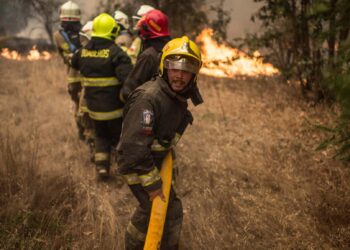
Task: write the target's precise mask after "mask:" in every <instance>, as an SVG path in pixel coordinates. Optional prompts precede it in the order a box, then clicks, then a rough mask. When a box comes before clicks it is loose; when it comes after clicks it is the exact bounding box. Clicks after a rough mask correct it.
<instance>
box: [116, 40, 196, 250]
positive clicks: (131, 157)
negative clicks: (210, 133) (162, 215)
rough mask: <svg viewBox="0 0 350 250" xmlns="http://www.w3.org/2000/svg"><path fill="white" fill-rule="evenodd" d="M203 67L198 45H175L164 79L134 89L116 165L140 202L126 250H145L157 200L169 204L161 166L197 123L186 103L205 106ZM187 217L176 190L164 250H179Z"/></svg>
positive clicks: (167, 51)
mask: <svg viewBox="0 0 350 250" xmlns="http://www.w3.org/2000/svg"><path fill="white" fill-rule="evenodd" d="M201 64H202V61H201V54H200V51H199V49H198V47H197V45H196V44H195V43H194V42H193V41H191V40H189V39H188V37H186V36H184V37H182V38H176V39H173V40H171V41H170V42H168V43H167V44H166V45H165V47H164V48H163V54H162V57H161V62H160V67H159V70H160V74H159V76H157V77H156V78H154V79H152V80H150V81H148V82H146V83H144V84H143V85H141V86H140V87H138V88H137V89H136V90H134V91H133V92H132V93H131V94H130V96H129V99H128V100H127V102H126V104H125V108H124V120H123V130H122V135H121V138H120V141H119V144H118V147H117V162H118V167H119V171H120V173H121V174H122V175H123V177H124V179H125V181H126V182H127V184H128V185H129V187H130V189H131V191H132V193H133V195H134V196H135V197H136V199H137V200H138V202H139V206H138V207H137V208H136V210H135V212H134V214H133V215H132V218H131V220H130V222H129V225H128V227H127V230H126V235H125V246H126V249H142V248H143V245H144V241H145V237H146V233H147V228H148V222H149V218H150V211H151V205H152V200H153V199H154V198H155V197H156V196H160V198H161V199H164V195H163V192H162V180H161V178H160V176H159V172H160V168H161V163H162V161H163V159H164V157H165V156H166V154H167V153H168V152H169V151H170V150H171V149H172V148H173V147H174V146H175V145H176V144H177V142H178V140H179V139H180V137H181V135H182V134H183V133H184V131H185V129H186V127H187V125H188V124H190V123H192V121H193V118H192V115H191V113H190V111H189V110H188V109H187V107H188V104H187V100H188V99H189V98H191V99H192V101H193V102H194V104H195V105H198V104H200V103H202V98H201V96H200V94H199V91H198V88H197V84H196V81H197V75H198V72H199V69H200V67H201ZM182 217H183V212H182V205H181V201H180V199H179V198H177V196H176V194H175V191H174V189H173V188H171V191H170V198H169V207H168V212H167V217H166V222H165V226H164V233H163V238H162V243H161V249H177V248H178V244H179V237H180V231H181V225H182Z"/></svg>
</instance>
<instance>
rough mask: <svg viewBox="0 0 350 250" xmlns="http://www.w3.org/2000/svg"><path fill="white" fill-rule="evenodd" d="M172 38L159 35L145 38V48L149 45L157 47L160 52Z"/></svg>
mask: <svg viewBox="0 0 350 250" xmlns="http://www.w3.org/2000/svg"><path fill="white" fill-rule="evenodd" d="M170 40H171V38H170V36H164V37H157V38H152V39H146V40H144V41H143V42H144V44H143V50H146V49H147V48H149V47H153V48H155V49H156V50H157V51H158V52H161V51H162V49H163V47H164V45H165V44H166V43H167V42H169V41H170Z"/></svg>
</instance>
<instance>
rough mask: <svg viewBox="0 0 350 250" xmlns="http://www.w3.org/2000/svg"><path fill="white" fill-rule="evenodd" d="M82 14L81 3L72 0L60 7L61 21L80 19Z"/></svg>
mask: <svg viewBox="0 0 350 250" xmlns="http://www.w3.org/2000/svg"><path fill="white" fill-rule="evenodd" d="M80 14H81V13H80V8H79V5H78V4H76V3H74V2H72V1H68V2H66V3H64V4H62V6H61V8H60V20H61V21H80Z"/></svg>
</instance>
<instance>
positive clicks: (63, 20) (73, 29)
mask: <svg viewBox="0 0 350 250" xmlns="http://www.w3.org/2000/svg"><path fill="white" fill-rule="evenodd" d="M80 15H81V14H80V8H79V6H78V5H77V4H76V3H74V2H72V1H68V2H66V3H64V4H63V5H62V6H61V7H60V11H59V18H60V28H59V30H58V31H56V32H55V33H54V40H55V43H56V46H57V49H58V52H59V54H60V55H61V57H62V59H63V62H64V63H65V64H66V65H67V73H68V79H67V82H68V93H69V95H70V97H71V99H72V100H73V102H74V117H75V121H76V124H77V127H78V132H79V138H80V139H81V140H84V139H85V135H84V125H83V124H82V121H81V117H79V116H78V109H79V96H80V93H81V88H82V87H81V83H80V76H79V72H78V71H77V70H74V69H72V67H71V65H70V59H71V57H72V55H73V53H74V52H75V51H76V50H78V49H79V48H80V47H81V45H80V40H79V31H80V29H81V23H80Z"/></svg>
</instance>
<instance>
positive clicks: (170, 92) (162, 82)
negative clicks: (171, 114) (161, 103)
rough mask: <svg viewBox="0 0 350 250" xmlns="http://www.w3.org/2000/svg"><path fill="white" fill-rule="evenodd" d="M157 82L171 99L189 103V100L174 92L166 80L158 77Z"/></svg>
mask: <svg viewBox="0 0 350 250" xmlns="http://www.w3.org/2000/svg"><path fill="white" fill-rule="evenodd" d="M157 82H158V84H159V85H160V88H161V89H162V90H163V91H164V92H165V93H167V94H168V95H169V96H170V97H172V98H176V99H178V100H179V101H180V102H185V103H187V99H186V98H185V97H184V96H181V95H179V94H177V93H176V92H174V91H173V90H172V89H171V88H170V86H169V83H168V82H167V81H165V79H164V78H162V77H160V76H158V77H157Z"/></svg>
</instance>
